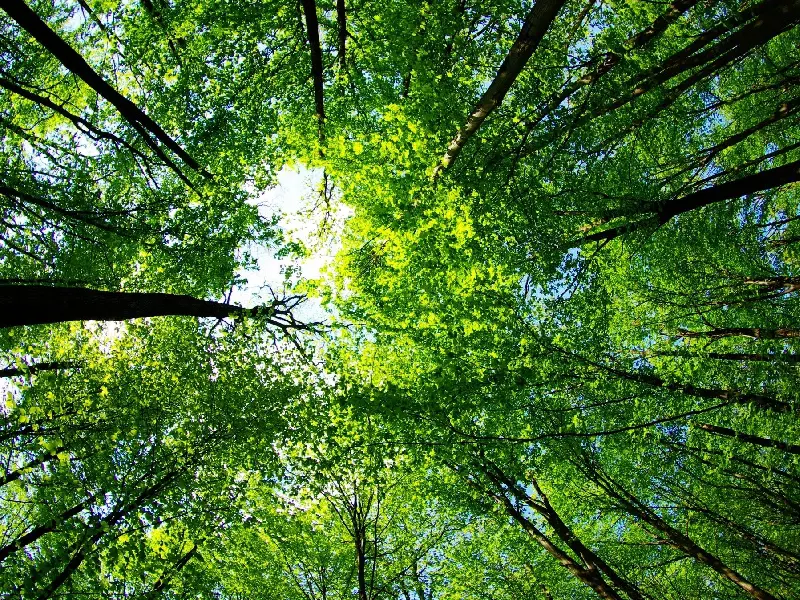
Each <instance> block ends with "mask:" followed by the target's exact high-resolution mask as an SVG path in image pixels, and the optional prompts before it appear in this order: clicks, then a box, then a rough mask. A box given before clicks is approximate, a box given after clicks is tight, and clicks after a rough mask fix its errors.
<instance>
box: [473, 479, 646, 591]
mask: <svg viewBox="0 0 800 600" xmlns="http://www.w3.org/2000/svg"><path fill="white" fill-rule="evenodd" d="M484 473H485V474H486V475H487V476H488V477H489V479H490V480H492V481H494V482H495V483H496V484H500V485H502V486H504V487H505V489H506V490H507V491H508V492H509V493H511V494H512V495H513V496H514V497H515V498H516V499H517V500H519V501H520V502H523V503H524V504H526V505H527V506H528V507H529V508H531V509H532V510H534V511H536V512H537V513H539V515H541V516H542V517H543V518H544V519H545V521H547V524H548V525H550V527H551V528H552V529H553V532H554V533H555V534H556V536H558V538H559V539H560V540H561V541H562V542H564V543H565V544H566V545H567V547H569V548H570V550H572V551H573V552H574V553H575V555H576V556H578V557H580V559H581V561H583V563H584V565H586V567H585V568H586V570H587V571H589V572H592V573H596V577H598V578H600V579H602V577H601V576H600V573H602V574H603V575H605V576H606V577H607V578H608V580H609V581H610V582H611V585H612V586H613V587H615V588H616V589H618V590H620V591H622V592H623V593H624V594H625V595H626V596H628V598H630V599H631V600H644V598H643V596H642V594H641V592H640V591H639V590H638V588H637V587H636V586H635V585H633V584H631V583H630V582H628V581H627V580H626V579H625V578H624V577H622V576H621V575H619V573H617V572H616V570H615V569H614V568H613V567H611V566H610V565H609V564H608V563H606V562H605V561H604V560H603V559H602V558H601V557H600V556H598V555H597V554H596V553H595V552H593V551H592V550H590V549H589V548H587V547H586V545H585V544H584V543H583V542H582V541H581V540H580V538H578V536H577V535H576V534H575V532H573V531H572V530H571V529H570V528H569V527H568V526H567V525H566V523H564V521H563V519H561V516H560V515H559V514H558V512H557V511H556V510H555V509H554V508H553V506H552V505H551V504H550V500H549V499H548V497H547V495H546V494H545V493H544V491H543V490H542V489H541V487H540V486H539V483H538V481H536V479H532V480H531V484H532V485H533V487H534V489H535V490H536V494H537V496H538V499H537V500H534V499H533V498H532V497H531V496H530V495H529V494H528V493H527V492H526V491H525V490H523V489H521V488H520V486H519V485H518V484H517V482H516V481H514V480H512V479H511V478H510V477H508V476H507V475H506V474H505V473H503V472H502V471H501V470H500V469H499V468H498V467H497V466H496V465H491V466H490V467H488V468H486V469H485V470H484Z"/></svg>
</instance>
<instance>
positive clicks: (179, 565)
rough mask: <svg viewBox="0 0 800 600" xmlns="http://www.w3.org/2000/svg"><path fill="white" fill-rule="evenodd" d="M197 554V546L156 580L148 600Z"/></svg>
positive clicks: (155, 595) (160, 590)
mask: <svg viewBox="0 0 800 600" xmlns="http://www.w3.org/2000/svg"><path fill="white" fill-rule="evenodd" d="M195 554H197V546H192V549H191V550H189V551H188V552H187V553H186V554H184V555H183V556H181V558H180V559H179V560H178V562H176V563H175V564H174V565H173V566H172V567H171V568H170V569H169V570H168V571H167V572H165V573H162V574H161V576H160V577H159V578H158V579H157V580H156V582H155V584H153V589H152V590H151V591H150V593H149V594H148V595H147V598H148V600H150V599H152V598H156V597H157V596H158V595H159V594H160V593H161V592H162V591H163V590H164V588H165V587H166V586H167V585H168V584H169V580H170V579H171V578H172V577H173V576H174V575H175V573H178V572H179V571H180V570H181V569H183V567H185V566H186V565H187V563H188V562H189V561H190V560H192V557H193V556H194V555H195ZM323 598H324V595H323Z"/></svg>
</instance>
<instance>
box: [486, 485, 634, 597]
mask: <svg viewBox="0 0 800 600" xmlns="http://www.w3.org/2000/svg"><path fill="white" fill-rule="evenodd" d="M488 493H489V495H490V496H491V497H492V498H494V500H495V501H496V502H498V503H499V504H500V505H501V506H503V507H504V508H505V510H506V512H507V513H508V514H509V515H510V516H511V518H513V519H514V520H515V521H516V522H517V523H519V524H520V526H521V527H522V529H523V530H524V531H525V532H526V533H528V535H530V536H531V537H532V538H533V539H534V540H535V541H536V543H537V544H539V545H540V546H541V547H542V548H544V549H545V551H546V552H547V553H548V554H550V555H551V556H552V557H553V558H555V559H556V560H557V561H558V563H559V564H560V565H561V566H562V567H564V568H565V569H567V571H569V572H570V573H571V574H572V575H573V576H574V577H575V578H576V579H578V581H580V582H581V583H583V584H584V585H586V586H588V587H590V588H591V589H592V590H594V592H595V593H596V594H597V595H598V596H599V597H600V598H603V600H622V597H621V596H620V595H619V594H618V593H617V592H616V590H614V589H613V588H612V587H611V586H610V585H609V584H608V583H607V582H606V581H605V580H604V579H603V578H602V577H601V576H600V574H599V573H598V571H597V569H593V568H591V567H588V566H586V565H582V564H580V563H579V562H578V561H577V560H575V559H574V558H572V557H571V556H570V555H569V554H568V553H566V552H564V551H563V550H562V549H561V548H559V547H558V546H557V545H556V544H555V543H553V541H552V540H551V539H550V538H549V537H547V536H546V535H545V534H544V533H543V532H542V531H540V530H539V528H538V527H536V525H534V524H533V523H532V522H531V521H530V520H529V519H527V518H526V517H525V515H523V514H522V512H521V511H520V510H519V509H518V508H517V507H516V506H514V503H513V502H511V501H510V500H509V499H508V497H506V496H505V495H504V494H502V493H495V492H491V491H490V492H488Z"/></svg>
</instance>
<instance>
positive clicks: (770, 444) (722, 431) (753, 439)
mask: <svg viewBox="0 0 800 600" xmlns="http://www.w3.org/2000/svg"><path fill="white" fill-rule="evenodd" d="M697 426H698V427H699V428H700V429H702V430H703V431H708V432H709V433H713V434H714V435H724V436H727V437H732V438H734V439H737V440H741V441H743V442H747V443H749V444H755V445H756V446H762V447H764V448H777V449H778V450H783V451H784V452H787V453H789V454H800V446H797V445H795V444H787V443H786V442H781V441H778V440H772V439H770V438H764V437H759V436H755V435H749V434H747V433H740V432H738V431H734V430H733V429H729V428H727V427H718V426H717V425H709V424H708V423H698V424H697Z"/></svg>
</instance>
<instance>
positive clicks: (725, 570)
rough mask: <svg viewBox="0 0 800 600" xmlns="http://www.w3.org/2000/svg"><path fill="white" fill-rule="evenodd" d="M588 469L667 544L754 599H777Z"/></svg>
mask: <svg viewBox="0 0 800 600" xmlns="http://www.w3.org/2000/svg"><path fill="white" fill-rule="evenodd" d="M588 471H589V474H590V477H591V478H592V479H593V480H594V481H595V483H597V484H598V485H599V486H600V487H601V488H602V489H603V490H604V491H605V492H606V493H608V495H609V496H611V497H612V498H614V499H615V500H616V501H617V502H618V503H619V505H620V507H621V508H623V509H624V510H625V511H626V512H628V513H629V514H631V515H633V516H635V517H636V518H638V519H640V520H641V521H643V522H645V523H647V524H648V525H650V526H651V527H653V528H654V529H656V530H657V531H660V532H661V533H663V534H664V535H665V536H666V542H667V544H668V545H669V546H671V547H673V548H675V549H676V550H679V551H681V552H683V553H684V554H686V555H687V556H690V557H692V558H693V559H694V560H696V561H698V562H700V563H702V564H704V565H706V566H708V567H710V568H711V569H713V570H714V571H716V572H717V573H719V574H720V575H721V576H722V577H724V578H725V579H727V580H728V581H730V582H731V583H733V584H734V585H736V586H737V587H739V588H740V589H741V590H743V591H744V592H746V593H748V594H749V595H750V596H752V597H753V598H755V599H756V600H777V598H775V596H773V595H772V594H770V593H769V592H767V591H766V590H762V589H761V588H760V587H758V586H756V585H755V584H753V583H751V582H750V581H748V580H747V579H746V578H745V577H744V576H742V575H741V574H740V573H738V572H737V571H736V570H734V569H732V568H730V567H729V566H728V565H727V564H725V563H724V562H723V561H722V560H721V559H720V558H719V557H718V556H716V555H714V554H712V553H711V552H709V551H707V550H706V549H705V548H703V547H701V546H700V545H699V544H697V543H696V542H694V540H692V539H691V538H690V537H689V536H688V535H685V534H683V533H681V532H680V531H678V530H677V529H675V528H674V527H672V526H671V525H670V524H669V523H667V522H666V521H664V520H663V519H662V518H661V517H659V516H658V515H657V514H656V513H655V512H654V511H653V510H652V509H650V508H649V507H648V506H646V505H645V504H643V503H642V502H640V501H639V500H638V499H637V498H636V497H635V496H633V495H632V494H631V493H630V492H628V491H627V490H625V489H624V488H622V486H620V485H619V484H618V483H617V482H615V481H614V480H613V479H611V478H610V477H609V476H608V475H607V474H605V473H600V472H599V471H598V470H597V469H596V468H590V469H589V470H588Z"/></svg>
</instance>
